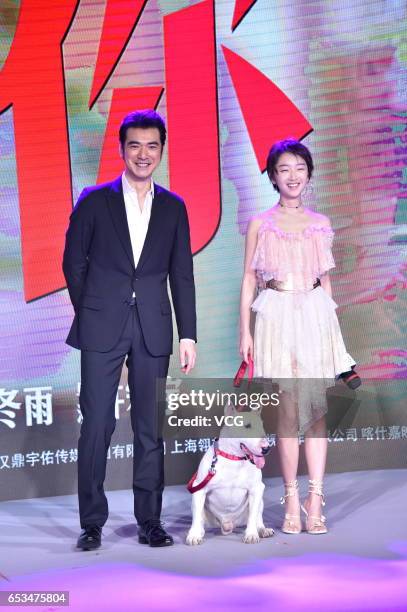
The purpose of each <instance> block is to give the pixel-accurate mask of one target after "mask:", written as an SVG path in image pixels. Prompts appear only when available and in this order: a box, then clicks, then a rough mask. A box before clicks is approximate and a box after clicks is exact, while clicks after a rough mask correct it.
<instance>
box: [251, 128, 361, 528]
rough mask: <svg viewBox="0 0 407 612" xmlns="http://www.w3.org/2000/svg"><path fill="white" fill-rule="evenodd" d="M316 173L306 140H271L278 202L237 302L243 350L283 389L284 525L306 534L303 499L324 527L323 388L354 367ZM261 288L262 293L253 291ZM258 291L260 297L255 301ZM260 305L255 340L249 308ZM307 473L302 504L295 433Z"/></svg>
mask: <svg viewBox="0 0 407 612" xmlns="http://www.w3.org/2000/svg"><path fill="white" fill-rule="evenodd" d="M312 172H313V161H312V157H311V154H310V152H309V150H308V149H307V147H305V146H304V145H303V144H301V143H300V142H298V141H297V140H294V139H288V140H283V141H280V142H277V143H276V144H274V145H273V147H272V148H271V150H270V153H269V156H268V160H267V173H268V176H269V178H270V180H271V182H272V184H273V186H274V188H275V189H276V190H277V191H278V192H279V194H280V199H279V202H278V203H277V204H276V205H275V206H273V207H272V208H270V209H269V210H267V211H266V212H265V213H263V214H261V215H260V216H258V217H256V218H254V219H253V220H252V221H251V222H250V224H249V227H248V231H247V236H246V252H245V268H244V276H243V283H242V292H241V308H240V352H241V355H242V357H243V359H244V360H245V361H248V360H249V358H253V359H254V374H255V376H256V377H258V378H264V379H272V380H273V383H276V382H277V383H278V385H279V389H280V408H279V425H278V430H277V434H278V450H279V457H280V463H281V469H282V475H283V479H284V486H285V494H284V495H283V497H282V498H281V499H282V503H284V504H285V518H284V522H283V525H282V531H283V532H284V533H300V532H301V529H302V524H301V516H300V508H302V510H303V511H304V513H305V528H306V530H307V531H308V533H310V534H322V533H326V532H327V527H326V524H325V517H324V516H323V514H322V506H323V505H324V494H323V479H324V473H325V464H326V454H327V434H326V425H325V416H324V415H325V413H326V411H327V401H326V389H327V387H329V386H331V385H333V384H334V380H335V378H336V377H337V376H339V375H341V374H343V373H344V372H347V373H349V372H352V368H353V366H354V365H355V362H354V360H353V359H352V357H351V356H350V355H349V354H348V353H347V351H346V348H345V345H344V342H343V338H342V334H341V330H340V327H339V323H338V319H337V316H336V312H335V309H336V304H335V302H334V301H333V300H332V297H331V283H330V279H329V270H330V269H332V268H333V267H334V266H335V264H334V261H333V257H332V252H331V245H332V239H333V235H334V234H333V231H332V228H331V224H330V222H329V219H328V218H327V217H326V216H325V215H322V214H319V213H316V212H313V211H311V210H310V209H308V208H306V207H305V206H304V205H303V203H302V200H301V194H302V193H303V192H304V189H305V188H306V186H307V184H308V182H309V180H310V178H311V175H312ZM256 291H257V292H258V294H257V297H256V299H254V298H255V294H256ZM253 300H254V301H253ZM251 310H253V311H254V312H255V313H256V323H255V331H254V341H253V337H252V335H251V331H250V311H251ZM301 433H303V434H304V436H305V441H304V448H305V457H306V461H307V466H308V473H309V490H308V496H307V498H306V500H305V501H304V503H303V505H302V506H300V500H299V491H298V482H297V470H298V457H299V437H298V436H299V434H301Z"/></svg>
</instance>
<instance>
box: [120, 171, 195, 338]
mask: <svg viewBox="0 0 407 612" xmlns="http://www.w3.org/2000/svg"><path fill="white" fill-rule="evenodd" d="M122 186H123V197H124V204H125V206H126V216H127V224H128V226H129V232H130V241H131V248H132V251H133V259H134V265H135V266H136V268H137V264H138V262H139V260H140V255H141V251H142V250H143V246H144V242H145V240H146V235H147V230H148V224H149V223H150V217H151V206H152V204H153V198H154V183H153V181H151V186H150V189H149V190H148V191H147V193H146V196H145V199H144V204H143V208H141V207H140V203H139V200H138V196H137V192H136V191H135V189H133V188H132V186H131V185H130V183H129V181H128V180H127V179H126V175H125V173H124V172H123V174H122ZM135 296H136V294H135V293H133V297H135ZM181 340H190V341H191V342H193V343H195V340H192V339H191V338H181Z"/></svg>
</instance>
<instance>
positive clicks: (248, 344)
mask: <svg viewBox="0 0 407 612" xmlns="http://www.w3.org/2000/svg"><path fill="white" fill-rule="evenodd" d="M239 350H240V355H241V357H242V358H243V360H244V361H245V362H246V363H249V359H250V358H252V359H253V338H252V335H251V334H250V333H244V334H241V336H240V348H239Z"/></svg>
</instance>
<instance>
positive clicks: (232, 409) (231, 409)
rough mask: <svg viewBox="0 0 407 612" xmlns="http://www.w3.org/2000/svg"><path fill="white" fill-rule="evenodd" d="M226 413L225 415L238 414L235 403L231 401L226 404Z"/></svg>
mask: <svg viewBox="0 0 407 612" xmlns="http://www.w3.org/2000/svg"><path fill="white" fill-rule="evenodd" d="M224 414H225V416H234V415H235V414H236V409H235V407H234V405H233V404H231V403H230V402H229V404H226V406H225V410H224Z"/></svg>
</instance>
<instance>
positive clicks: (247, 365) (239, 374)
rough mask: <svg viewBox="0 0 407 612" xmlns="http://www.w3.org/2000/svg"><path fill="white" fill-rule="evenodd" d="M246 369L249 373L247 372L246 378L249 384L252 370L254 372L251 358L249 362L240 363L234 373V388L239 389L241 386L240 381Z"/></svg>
mask: <svg viewBox="0 0 407 612" xmlns="http://www.w3.org/2000/svg"><path fill="white" fill-rule="evenodd" d="M247 368H249V372H248V378H249V382H250V381H251V380H252V378H253V370H254V363H253V359H252V358H251V357H249V362H247V361H242V363H241V364H240V366H239V369H238V371H237V373H236V376H235V377H234V379H233V386H234V387H240V385H241V384H242V380H243V378H244V375H245V374H246V370H247Z"/></svg>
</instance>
